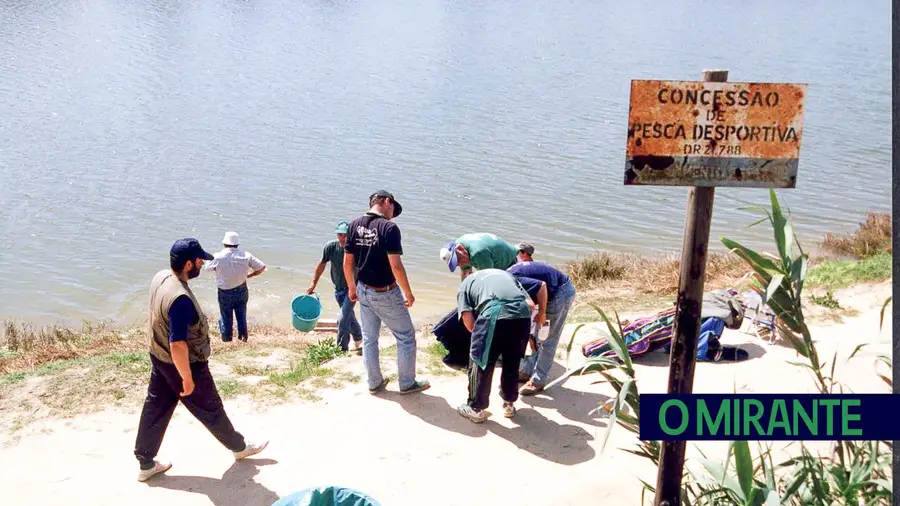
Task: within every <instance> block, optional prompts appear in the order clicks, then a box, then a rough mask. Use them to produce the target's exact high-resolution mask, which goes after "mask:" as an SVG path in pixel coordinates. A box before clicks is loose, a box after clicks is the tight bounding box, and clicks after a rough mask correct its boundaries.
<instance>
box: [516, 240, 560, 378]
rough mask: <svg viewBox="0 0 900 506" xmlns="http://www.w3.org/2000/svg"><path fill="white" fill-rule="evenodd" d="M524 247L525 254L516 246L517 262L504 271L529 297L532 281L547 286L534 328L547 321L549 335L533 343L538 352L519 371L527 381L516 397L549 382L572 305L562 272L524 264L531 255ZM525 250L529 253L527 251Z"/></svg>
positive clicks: (531, 251) (521, 247) (551, 267)
mask: <svg viewBox="0 0 900 506" xmlns="http://www.w3.org/2000/svg"><path fill="white" fill-rule="evenodd" d="M525 246H526V251H523V246H522V245H519V249H520V253H519V262H518V263H516V264H515V265H513V266H512V267H510V268H509V269H507V272H509V273H510V274H512V275H513V276H515V277H516V278H517V279H519V282H520V283H522V285H523V287H525V288H526V291H528V292H529V295H531V293H532V292H533V290H530V289H529V288H530V287H532V286H534V283H533V281H532V280H537V281H539V282H542V283H544V284H545V285H546V291H547V304H546V309H545V310H544V309H543V308H541V309H542V310H543V311H544V312H545V315H546V316H545V317H544V316H542V315H541V314H540V312H539V313H538V316H536V317H535V324H536V325H537V326H538V328H540V325H543V323H544V321H545V320H549V321H550V332H549V334H548V336H547V339H546V340H545V341H544V342H542V343H541V342H538V343H536V346H537V352H536V353H532V354H531V355H530V356H528V357H527V358H526V359H525V360H523V361H522V366H521V367H520V371H519V372H520V374H521V375H523V376H528V377H530V378H529V379H528V381H527V382H526V383H525V385H524V386H522V388H521V390H520V392H519V393H521V394H522V395H534V394H536V393H537V392H540V391H541V390H543V389H544V386H545V385H546V384H547V383H549V382H550V368H551V367H552V366H553V361H554V359H555V358H556V348H557V347H558V346H559V339H560V337H561V335H562V331H563V328H564V327H565V325H566V317H567V316H568V314H569V310H570V309H571V308H572V304H573V303H574V302H575V285H574V284H572V281H571V280H570V279H569V277H568V276H566V275H565V274H564V273H563V272H561V271H559V270H558V269H555V268H554V267H553V266H551V265H549V264H547V263H544V262H534V261H523V256H524V255H523V253H526V254H527V258H531V254H533V253H534V249H533V247H530V245H525ZM528 247H530V248H528ZM528 249H530V251H527V250H528Z"/></svg>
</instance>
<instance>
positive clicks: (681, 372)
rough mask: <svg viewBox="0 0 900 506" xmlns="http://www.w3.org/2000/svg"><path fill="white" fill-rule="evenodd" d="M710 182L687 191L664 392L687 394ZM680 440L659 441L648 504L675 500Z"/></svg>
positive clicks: (723, 74)
mask: <svg viewBox="0 0 900 506" xmlns="http://www.w3.org/2000/svg"><path fill="white" fill-rule="evenodd" d="M701 80H703V81H708V82H717V83H722V82H725V81H727V80H728V71H727V70H704V71H703V74H702V76H701ZM715 191H716V189H715V187H697V186H695V187H692V188H691V189H690V191H689V193H688V205H687V218H686V220H685V224H684V243H683V246H682V250H681V274H680V276H679V280H678V304H677V307H676V309H675V329H674V337H673V338H672V351H671V355H670V358H669V388H668V393H670V394H689V393H691V391H692V390H693V387H694V364H695V363H696V361H697V337H698V336H699V335H700V310H701V308H702V305H703V282H704V279H705V277H706V257H707V250H708V248H709V225H710V221H712V211H713V199H714V197H715ZM686 446H687V445H686V444H685V441H663V444H662V450H661V451H660V454H659V470H658V473H657V476H656V497H655V499H654V501H653V504H654V506H679V505H680V504H681V477H682V475H683V474H684V454H685V448H686Z"/></svg>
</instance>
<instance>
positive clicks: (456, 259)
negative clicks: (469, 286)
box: [441, 233, 519, 279]
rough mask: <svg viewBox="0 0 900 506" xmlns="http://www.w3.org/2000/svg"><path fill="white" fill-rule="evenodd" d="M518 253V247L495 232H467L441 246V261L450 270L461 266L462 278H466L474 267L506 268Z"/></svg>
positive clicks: (453, 270)
mask: <svg viewBox="0 0 900 506" xmlns="http://www.w3.org/2000/svg"><path fill="white" fill-rule="evenodd" d="M518 253H519V250H518V248H516V247H515V246H513V245H512V244H510V243H508V242H506V241H504V240H503V239H501V238H499V237H497V236H496V235H494V234H485V233H478V234H465V235H463V236H461V237H459V238H458V239H456V240H455V241H453V242H449V243H447V244H445V245H444V247H443V248H441V261H442V262H446V263H447V267H448V268H449V269H450V272H455V271H456V268H457V267H459V269H460V279H465V277H466V276H468V275H469V274H471V273H472V271H473V269H477V270H482V269H500V270H506V269H508V268H510V267H512V266H513V265H514V264H515V263H516V261H517V260H518V258H517V255H518Z"/></svg>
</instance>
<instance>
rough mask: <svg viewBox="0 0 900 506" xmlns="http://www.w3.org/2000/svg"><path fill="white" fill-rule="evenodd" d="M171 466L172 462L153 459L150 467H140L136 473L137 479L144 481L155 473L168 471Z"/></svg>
mask: <svg viewBox="0 0 900 506" xmlns="http://www.w3.org/2000/svg"><path fill="white" fill-rule="evenodd" d="M171 467H172V464H170V463H168V462H160V461H158V460H154V461H153V467H151V468H150V469H141V472H140V473H138V481H140V482H145V481H147V480H149V479H150V478H153V477H154V476H156V475H157V474H160V473H164V472H166V471H168V470H169V469H170V468H171Z"/></svg>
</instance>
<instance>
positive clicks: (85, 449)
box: [0, 282, 891, 506]
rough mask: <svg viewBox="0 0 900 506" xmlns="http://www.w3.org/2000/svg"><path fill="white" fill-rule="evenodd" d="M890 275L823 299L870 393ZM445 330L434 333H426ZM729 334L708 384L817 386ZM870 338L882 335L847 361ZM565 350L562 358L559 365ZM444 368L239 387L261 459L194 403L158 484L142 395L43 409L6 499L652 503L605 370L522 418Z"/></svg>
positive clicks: (241, 419) (171, 436)
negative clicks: (486, 406)
mask: <svg viewBox="0 0 900 506" xmlns="http://www.w3.org/2000/svg"><path fill="white" fill-rule="evenodd" d="M890 290H891V283H890V282H886V283H880V284H877V285H863V286H858V287H855V288H852V289H848V290H844V291H841V292H838V293H837V294H836V295H837V296H838V298H839V300H840V302H841V305H842V306H843V307H844V308H849V309H851V310H852V311H853V313H854V315H853V316H845V317H844V318H843V321H842V322H840V323H837V322H832V321H828V320H827V318H824V316H826V315H824V314H823V315H820V316H821V318H819V319H818V322H817V323H816V324H815V325H814V326H813V335H814V338H815V339H816V340H817V341H818V342H819V347H820V355H821V356H822V358H823V360H824V359H827V360H829V361H830V360H831V358H832V356H833V354H834V353H835V352H837V354H838V365H837V372H836V376H837V378H838V379H840V380H841V381H843V382H844V383H845V384H846V385H847V386H848V387H850V388H852V389H853V390H854V391H856V392H887V391H888V388H887V386H886V385H885V384H883V383H882V382H881V380H879V379H878V378H877V377H876V376H875V374H874V368H875V365H874V364H875V361H874V359H873V357H872V354H873V353H875V352H886V353H890V349H891V348H890V338H891V335H890V329H889V328H885V329H884V331H883V332H879V311H880V309H881V304H882V303H883V301H884V300H885V298H886V297H887V296H888V295H889V294H890ZM622 316H623V317H624V316H626V315H622ZM572 327H573V326H571V325H570V326H569V329H568V331H569V332H571V329H572ZM595 335H596V330H594V329H593V327H592V326H587V327H585V330H583V331H582V332H580V333H579V335H578V336H577V339H576V345H577V343H579V342H583V341H586V340H589V339H592V338H593V336H595ZM432 339H433V336H420V342H422V343H423V344H427V343H430V342H431V340H432ZM391 341H392V340H390V339H388V340H387V344H390V343H391ZM723 342H724V343H725V344H743V345H745V347H746V349H748V350H749V351H750V354H751V357H752V358H751V359H750V360H748V361H746V362H742V363H737V364H723V363H719V364H709V363H701V364H699V365H698V367H697V371H696V378H695V386H694V390H695V391H696V392H710V393H714V392H722V393H727V392H731V391H733V390H737V391H738V392H758V393H779V392H807V391H812V388H813V383H812V380H811V378H810V377H809V374H808V372H807V371H806V370H805V369H802V368H800V367H796V366H792V365H790V364H787V362H786V361H788V360H797V357H796V354H795V353H794V352H793V351H792V350H790V349H788V348H786V347H784V346H780V345H769V344H766V343H764V342H761V341H760V340H759V339H757V338H756V337H754V336H751V335H748V334H745V333H743V332H739V331H726V334H725V336H723ZM860 343H871V345H870V346H869V347H867V348H866V350H864V351H863V352H861V353H860V354H858V356H857V357H856V358H854V359H853V360H851V361H849V362H848V361H846V357H847V356H848V355H849V354H850V353H851V352H852V351H853V349H854V348H855V347H856V346H857V345H858V344H860ZM577 357H580V353H579V354H578V355H577V356H576V360H577ZM341 361H342V362H343V363H342V364H341V367H346V368H347V369H349V370H351V371H354V372H356V374H360V375H362V374H363V369H362V363H361V358H360V357H350V358H346V359H341ZM384 365H385V372H386V373H389V372H393V371H394V365H393V363H390V362H389V361H388V360H384ZM564 365H565V364H564V362H563V361H562V360H560V364H559V365H558V367H557V372H561V371H562V370H563V367H564ZM666 365H667V361H666V357H665V356H663V355H656V356H651V357H647V358H646V359H645V360H643V361H642V363H641V365H640V366H639V371H638V378H639V381H640V388H641V391H643V392H662V391H664V390H665V384H666V377H667V374H668V370H667V368H666V367H665V366H666ZM883 372H885V373H887V372H888V371H883ZM429 379H431V381H432V384H433V387H432V388H431V389H430V390H428V391H427V392H425V393H423V394H419V395H413V396H400V395H398V394H396V383H392V384H391V385H390V387H389V388H390V389H391V390H392V391H391V392H388V393H386V394H384V395H382V396H379V397H374V396H371V395H369V394H368V392H367V391H366V389H365V385H364V384H363V383H362V382H357V383H354V384H352V385H350V386H348V387H347V388H345V389H343V390H339V391H334V392H329V393H326V394H324V395H323V398H322V400H320V401H318V402H303V401H296V402H291V403H289V404H284V405H280V406H275V407H271V408H268V409H264V410H258V409H256V408H255V407H254V404H253V403H251V402H250V401H249V400H247V399H242V398H238V399H235V400H232V401H226V407H227V410H228V412H229V414H230V416H231V417H232V419H233V420H234V423H235V425H236V427H238V429H239V430H241V431H243V432H244V433H245V435H246V436H248V437H249V438H257V437H264V438H268V439H270V441H271V443H270V446H269V448H268V449H267V450H266V451H265V452H263V453H262V454H260V455H259V456H258V458H255V459H250V460H247V461H244V462H240V463H234V461H233V459H232V458H231V456H230V454H229V453H228V452H227V451H226V450H225V449H223V448H222V447H221V446H220V445H219V444H218V443H217V442H216V441H215V439H213V437H212V436H210V435H209V434H208V433H207V432H206V430H205V429H204V428H203V427H202V426H201V425H200V424H199V423H198V422H197V421H196V420H195V419H193V418H192V417H191V416H190V415H189V414H188V413H187V412H186V411H185V410H184V409H183V408H179V409H178V410H177V412H176V415H175V417H174V418H173V420H172V423H171V425H170V427H169V431H168V433H167V436H166V439H165V442H164V443H163V447H162V451H161V455H160V457H162V458H167V459H170V460H171V461H172V462H173V463H174V467H173V468H172V469H171V470H170V471H169V472H168V474H167V475H166V476H163V477H159V478H158V479H154V480H152V481H151V482H149V483H148V484H141V483H138V482H137V481H135V475H136V473H137V463H136V461H135V460H134V457H133V456H132V454H131V451H132V448H133V444H134V437H135V430H136V426H137V421H138V414H137V411H136V409H137V408H135V409H117V410H106V411H102V412H99V413H95V414H91V415H87V416H80V417H77V418H73V419H65V420H43V421H39V422H36V423H34V424H32V425H29V426H27V427H25V428H23V429H22V430H20V431H19V434H18V435H19V438H18V441H17V442H9V443H8V444H7V445H6V446H5V447H3V448H2V449H0V490H3V491H4V503H6V504H41V505H48V506H49V505H69V504H91V505H115V504H122V503H128V504H131V505H154V506H158V505H160V504H165V505H167V506H188V505H210V504H212V505H216V506H244V505H246V506H267V505H270V504H272V503H273V502H274V501H275V500H277V498H278V497H280V496H284V495H287V494H290V493H292V492H295V491H297V490H300V489H303V488H306V487H311V486H317V485H323V484H324V485H329V484H338V485H344V486H349V487H352V488H356V489H359V490H362V491H365V492H367V493H369V494H371V495H372V496H374V497H375V498H376V499H378V500H379V501H381V502H382V504H384V505H385V506H388V505H390V506H413V505H421V504H430V505H440V506H444V505H446V506H456V505H472V504H477V505H482V504H484V505H488V504H514V505H517V506H530V505H534V506H547V505H554V506H555V505H581V504H615V505H631V504H640V497H641V486H640V483H639V481H638V479H639V477H642V478H644V479H647V480H648V481H654V479H655V471H654V470H653V469H652V468H650V467H649V466H648V465H647V463H646V462H644V461H643V460H641V459H640V458H638V457H634V456H632V455H630V454H628V453H627V452H624V451H620V450H618V448H623V447H625V448H630V447H631V446H632V445H633V443H634V440H633V438H632V437H631V436H630V435H629V434H628V433H627V432H625V431H624V430H622V429H620V428H616V429H615V430H614V431H613V436H612V438H611V440H610V442H609V443H608V446H607V448H606V450H605V452H602V453H601V449H600V443H601V439H602V435H603V431H604V430H605V425H606V421H605V420H604V419H603V418H602V417H600V416H591V415H589V412H590V410H591V409H593V408H594V407H596V406H597V405H598V404H599V403H601V402H602V401H603V400H605V399H606V398H607V396H608V395H609V394H610V393H611V392H612V390H611V389H610V388H609V386H608V385H604V384H592V383H593V382H594V381H596V380H597V379H598V377H597V376H594V375H592V376H585V377H575V378H572V379H570V380H569V381H567V382H566V383H565V384H563V385H562V386H560V387H557V388H554V389H551V390H548V391H546V392H544V393H542V394H541V395H538V396H536V397H534V398H525V399H521V400H520V401H519V403H518V405H519V415H518V416H517V417H516V418H515V419H514V420H506V419H504V418H503V417H502V416H499V404H500V399H499V397H498V396H497V394H496V393H495V394H494V397H493V398H492V411H494V412H495V413H496V414H495V415H494V416H493V417H492V418H491V420H490V421H488V422H487V423H485V424H483V425H474V424H472V423H470V422H468V421H466V420H464V419H462V418H460V417H459V416H458V415H457V414H456V413H455V411H454V408H455V406H457V405H458V404H459V403H461V402H462V401H464V398H465V392H466V378H465V376H463V375H453V376H441V377H432V378H429ZM497 381H499V379H498V378H496V377H495V383H496V382H497ZM495 392H496V390H495ZM704 448H708V449H709V450H711V451H713V452H714V455H715V456H718V455H721V453H715V452H722V451H724V447H723V446H722V445H717V444H714V445H705V446H704ZM501 476H503V477H501Z"/></svg>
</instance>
